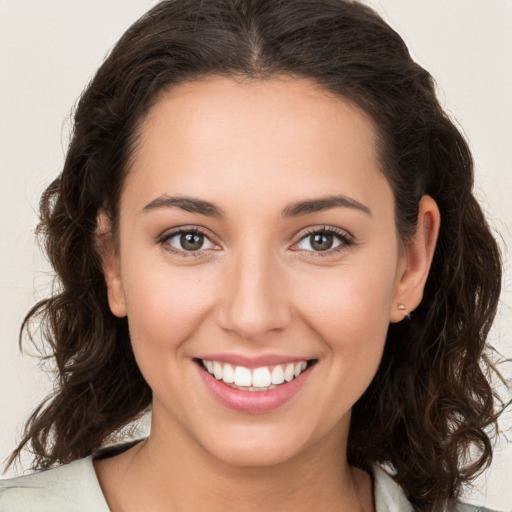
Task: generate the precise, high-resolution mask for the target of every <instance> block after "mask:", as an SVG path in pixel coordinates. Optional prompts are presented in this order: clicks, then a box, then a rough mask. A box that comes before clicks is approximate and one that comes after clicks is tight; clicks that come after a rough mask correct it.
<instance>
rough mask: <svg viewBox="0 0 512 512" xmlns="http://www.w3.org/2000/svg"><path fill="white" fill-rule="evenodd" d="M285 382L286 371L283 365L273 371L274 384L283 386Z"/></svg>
mask: <svg viewBox="0 0 512 512" xmlns="http://www.w3.org/2000/svg"><path fill="white" fill-rule="evenodd" d="M283 382H284V371H283V367H282V366H281V365H278V366H276V367H275V368H274V369H273V370H272V384H282V383H283Z"/></svg>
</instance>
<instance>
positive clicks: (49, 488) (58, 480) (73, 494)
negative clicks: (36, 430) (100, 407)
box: [0, 455, 491, 512]
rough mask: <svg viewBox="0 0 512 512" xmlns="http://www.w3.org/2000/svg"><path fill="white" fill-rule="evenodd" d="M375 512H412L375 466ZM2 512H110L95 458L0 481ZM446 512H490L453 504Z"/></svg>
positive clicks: (402, 497) (390, 480) (400, 492)
mask: <svg viewBox="0 0 512 512" xmlns="http://www.w3.org/2000/svg"><path fill="white" fill-rule="evenodd" d="M373 476H374V493H375V507H376V512H413V511H414V509H413V507H412V505H411V504H410V503H409V501H408V500H407V498H406V496H405V494H404V491H403V490H402V488H401V487H400V486H399V485H398V484H397V483H396V482H395V481H394V480H393V479H392V478H391V476H389V475H388V474H387V473H386V472H385V471H384V470H383V469H381V468H380V467H378V466H374V469H373ZM0 512H110V509H109V507H108V505H107V502H106V500H105V497H104V496H103V492H102V491H101V487H100V484H99V482H98V478H97V477H96V473H95V471H94V466H93V456H92V455H90V456H89V457H85V458H84V459H80V460H77V461H75V462H72V463H70V464H66V465H64V466H60V467H58V468H55V469H50V470H47V471H41V472H38V473H34V474H32V475H26V476H21V477H17V478H11V479H8V480H0ZM446 512H491V511H489V510H488V509H485V508H481V507H474V506H472V505H464V504H461V503H454V504H452V505H451V506H450V507H449V508H448V509H447V511H446Z"/></svg>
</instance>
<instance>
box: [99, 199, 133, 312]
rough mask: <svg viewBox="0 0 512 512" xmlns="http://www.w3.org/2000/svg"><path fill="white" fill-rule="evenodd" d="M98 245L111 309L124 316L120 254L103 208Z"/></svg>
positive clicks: (101, 209)
mask: <svg viewBox="0 0 512 512" xmlns="http://www.w3.org/2000/svg"><path fill="white" fill-rule="evenodd" d="M96 246H97V247H98V251H99V254H100V258H101V266H102V268H103V275H104V277H105V283H106V285H107V292H108V303H109V306H110V311H112V313H113V314H114V315H115V316H117V317H120V318H122V317H124V316H126V302H125V297H124V289H123V283H122V280H121V267H120V263H119V255H118V253H117V250H116V243H115V240H114V235H113V233H112V223H111V221H110V217H109V215H108V213H107V212H106V211H105V210H104V209H103V208H100V210H99V211H98V216H97V220H96Z"/></svg>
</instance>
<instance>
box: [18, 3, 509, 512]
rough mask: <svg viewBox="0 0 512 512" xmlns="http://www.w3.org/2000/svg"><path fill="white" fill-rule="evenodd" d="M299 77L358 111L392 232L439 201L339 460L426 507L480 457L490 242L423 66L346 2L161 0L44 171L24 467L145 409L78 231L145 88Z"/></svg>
mask: <svg viewBox="0 0 512 512" xmlns="http://www.w3.org/2000/svg"><path fill="white" fill-rule="evenodd" d="M213 75H215V76H224V77H231V78H234V79H238V78H240V77H242V78H243V77H248V78H257V79H268V78H272V77H273V76H277V75H285V76H292V77H302V78H308V79H312V80H314V81H315V82H316V83H317V84H318V85H319V86H320V87H322V88H324V89H325V90H327V91H330V92H331V93H334V94H337V95H339V96H340V97H343V98H347V99H349V100H351V101H352V102H354V103H355V104H356V105H358V106H359V107H360V108H362V109H364V110H365V111H366V112H367V113H368V114H369V115H370V116H371V117H372V119H373V120H374V122H375V124H376V126H377V130H378V136H379V156H380V159H381V163H382V168H383V172H384V174H385V175H386V177H387V179H388V180H389V183H390V184H391V186H392V189H393V191H394V196H395V203H396V205H395V211H396V225H397V229H398V232H399V236H400V239H401V241H402V242H403V243H407V241H408V240H410V238H411V237H413V236H414V233H415V231H416V222H417V216H418V205H419V201H420V198H421V197H422V196H423V195H424V194H428V195H430V196H431V197H433V198H434V199H435V201H436V202H437V204H438V207H439V209H440V212H441V219H442V221H441V228H440V233H439V239H438V243H437V248H436V251H435V255H434V260H433V263H432V267H431V271H430V275H429V278H428V281H427V284H426V288H425V293H424V298H423V300H422V302H421V304H420V305H419V307H418V308H417V309H416V311H414V313H413V315H412V318H411V319H410V320H409V321H404V322H401V323H399V324H392V325H390V327H389V332H388V336H387V341H386V346H385V351H384V356H383V359H382V363H381V365H380V368H379V370H378V372H377V375H376V376H375V378H374V380H373V382H372V383H371V385H370V387H369V388H368V390H367V391H366V392H365V393H364V395H363V396H362V397H361V398H360V400H359V401H358V402H357V403H356V404H355V405H354V408H353V416H352V424H351V430H350V434H349V442H348V457H349V461H350V462H351V464H354V465H356V466H359V467H361V468H363V469H369V468H370V467H371V465H372V464H373V463H376V462H377V463H385V464H389V465H390V466H391V467H392V468H393V469H394V470H395V472H396V476H395V478H396V480H397V481H398V482H399V483H400V485H401V486H402V487H403V489H404V490H405V492H406V494H407V496H408V497H409V499H410V500H411V502H412V503H413V504H414V505H415V506H416V507H417V508H418V509H420V510H429V511H439V510H442V507H443V506H444V504H445V503H446V502H447V501H448V500H450V499H453V498H457V497H458V496H460V494H461V491H462V489H463V487H464V484H465V483H467V482H469V481H470V480H471V479H472V478H473V477H474V476H475V475H476V474H477V473H478V472H480V471H481V470H482V469H484V468H485V467H486V465H488V464H489V463H490V460H491V457H492V443H491V439H490V435H491V434H490V433H491V431H493V429H495V428H497V423H496V420H497V416H498V413H497V411H498V409H499V407H498V405H499V401H498V397H497V395H496V393H495V391H493V387H492V385H491V383H490V380H491V376H492V375H493V373H494V372H496V370H495V367H494V366H493V364H492V362H491V360H490V357H489V354H490V352H489V347H488V346H487V345H486V338H487V334H488V332H489V328H490V327H491V324H492V321H493V319H494V316H495V312H496V308H497V303H498V297H499V293H500V283H501V262H500V255H499V250H498V246H497V244H496V241H495V239H494V238H493V236H492V234H491V232H490V229H489V227H488V225H487V223H486V220H485V218H484V216H483V214H482V210H481V208H480V207H479V205H478V204H477V201H476V200H475V198H474V196H473V194H472V189H473V163H472V158H471V155H470V151H469V149H468V145H467V143H466V141H465V140H464V138H463V136H462V135H461V133H460V132H459V131H458V130H457V128H456V127H455V126H454V124H453V123H452V122H451V121H450V119H449V118H448V116H447V115H446V114H445V113H444V112H443V110H442V108H441V106H440V104H439V102H438V100H437V99H436V94H435V84H434V81H433V79H432V77H431V76H430V74H429V73H428V72H427V71H425V70H424V69H423V68H422V67H421V66H419V65H418V64H417V63H415V62H414V61H413V60H412V59H411V57H410V55H409V52H408V50H407V47H406V45H405V43H404V41H403V40H402V39H401V38H400V36H399V35H398V34H397V33H396V32H395V31H394V30H393V29H391V28H390V27H389V26H388V25H387V24H386V23H385V22H384V21H383V20H382V19H381V18H380V17H379V16H378V15H377V14H376V13H375V12H374V11H372V10H371V9H370V8H368V7H366V6H364V5H363V4H361V3H359V2H356V1H350V0H279V1H277V0H209V1H207V2H205V1H202V0H167V1H163V2H160V3H159V4H158V5H156V6H155V7H154V8H153V9H152V10H151V11H149V12H148V13H147V14H146V15H144V16H143V17H142V18H141V19H140V20H139V21H137V22H136V23H135V24H134V25H133V26H131V27H130V28H129V29H128V31H127V32H126V33H125V34H124V35H123V36H122V38H121V39H120V41H119V42H118V43H117V45H116V46H115V48H114V49H113V50H112V52H111V53H110V55H109V56H108V58H107V59H106V60H105V62H104V63H103V65H102V66H101V67H100V69H99V70H98V72H97V74H96V75H95V77H94V78H93V80H92V81H91V83H90V84H89V85H88V87H87V88H86V90H85V92H84V93H83V95H82V96H81V99H80V101H79V103H78V105H77V108H76V112H75V115H74V130H73V133H72V138H71V142H70V145H69V149H68V152H67V157H66V161H65V164H64V168H63V170H62V173H61V174H60V176H59V177H58V178H57V179H56V180H55V181H54V182H53V183H52V184H51V185H50V186H49V187H48V188H47V190H46V191H45V192H44V194H43V196H42V199H41V221H40V224H39V227H38V232H39V234H40V236H41V237H42V239H43V241H44V244H45V248H46V252H47V254H48V257H49V258H50V261H51V264H52V265H53V268H54V269H55V272H56V277H57V288H56V290H55V292H54V294H53V296H51V297H50V298H47V299H45V300H43V301H41V302H39V303H38V304H36V305H35V306H34V307H33V308H32V309H31V310H30V311H29V313H28V314H27V316H26V318H25V320H24V323H23V327H22V331H21V335H20V343H21V337H22V335H23V333H25V332H28V335H29V337H30V331H31V329H30V325H33V322H36V324H35V325H36V326H37V328H38V329H40V330H41V332H42V333H43V336H44V338H45V339H46V342H47V343H48V345H49V347H50V350H49V355H48V357H51V358H52V360H53V361H54V362H55V364H56V368H57V370H58V374H57V375H58V379H57V382H56V388H55V392H54V393H53V394H52V395H51V396H50V397H48V398H47V400H45V401H44V402H43V403H42V404H41V405H39V407H37V409H36V410H35V411H34V412H33V414H32V415H31V417H30V419H29V420H28V422H27V425H26V427H25V431H24V436H23V438H22V440H21V442H20V444H19V446H18V447H17V448H16V450H15V451H14V452H13V455H12V456H11V460H10V462H12V461H13V460H14V459H15V458H16V457H17V456H19V454H20V452H21V450H22V449H23V448H24V447H29V448H30V449H31V451H32V452H33V454H34V455H35V459H34V463H33V468H34V469H41V468H49V467H51V466H53V465H56V464H62V463H67V462H70V461H73V460H75V459H78V458H81V457H84V456H87V455H89V454H90V453H91V452H93V451H94V450H96V449H98V448H99V447H101V446H104V445H106V444H108V443H110V442H112V441H113V440H114V439H116V433H118V432H119V431H120V429H122V428H123V427H124V426H125V425H127V424H128V423H129V422H131V421H132V420H134V419H135V418H138V417H140V415H141V414H143V413H144V412H145V411H147V410H148V408H149V407H150V405H151V390H150V388H149V386H148V385H147V383H146V382H145V381H144V379H143V377H142V375H141V373H140V372H139V369H138V367H137V364H136V362H135V359H134V356H133V352H132V350H131V346H130V339H129V334H128V327H127V320H126V319H119V318H116V317H115V316H114V315H112V314H111V312H110V310H109V307H108V302H107V291H106V286H105V282H104V277H103V272H102V267H101V264H100V258H99V255H98V251H97V246H96V241H95V240H96V239H95V232H96V218H97V213H98V209H99V208H101V207H104V208H106V209H107V210H108V211H109V212H110V215H111V217H112V219H113V225H114V229H115V227H116V225H117V222H118V204H119V198H120V194H121V191H122V186H123V180H124V178H125V176H126V173H127V172H128V168H129V163H130V158H131V155H132V154H133V152H134V150H136V145H137V129H138V127H139V126H140V125H141V122H142V120H143V119H144V117H145V116H146V114H147V113H148V111H149V109H150V108H151V107H152V105H154V103H155V102H156V101H157V99H158V98H159V96H160V94H161V93H163V92H164V91H166V90H168V89H169V88H172V87H173V86H174V85H176V84H179V83H182V82H187V81H192V80H200V79H201V78H204V77H208V76H213Z"/></svg>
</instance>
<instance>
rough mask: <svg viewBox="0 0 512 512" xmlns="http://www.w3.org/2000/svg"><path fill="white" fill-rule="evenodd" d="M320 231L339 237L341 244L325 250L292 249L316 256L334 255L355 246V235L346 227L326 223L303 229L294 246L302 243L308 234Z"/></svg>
mask: <svg viewBox="0 0 512 512" xmlns="http://www.w3.org/2000/svg"><path fill="white" fill-rule="evenodd" d="M318 233H328V234H330V235H334V236H336V237H337V238H338V239H339V241H340V244H339V245H338V246H336V247H334V248H332V249H327V250H325V251H310V250H306V249H292V250H294V251H296V252H303V253H308V254H310V255H312V256H314V257H317V256H320V257H322V256H332V255H335V254H337V253H340V252H342V251H345V250H347V249H348V248H349V247H350V246H353V245H355V243H356V242H355V240H354V237H353V236H352V235H351V234H350V233H348V232H347V231H345V230H344V229H340V228H336V227H334V226H326V225H324V226H315V227H309V228H307V229H306V230H305V231H303V232H302V233H301V234H300V235H299V239H298V241H297V242H295V243H294V244H293V246H296V245H297V244H298V243H300V242H301V241H302V240H304V239H305V238H307V237H308V236H311V235H315V234H318ZM293 246H292V247H293Z"/></svg>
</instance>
